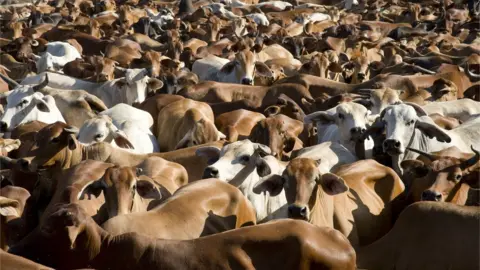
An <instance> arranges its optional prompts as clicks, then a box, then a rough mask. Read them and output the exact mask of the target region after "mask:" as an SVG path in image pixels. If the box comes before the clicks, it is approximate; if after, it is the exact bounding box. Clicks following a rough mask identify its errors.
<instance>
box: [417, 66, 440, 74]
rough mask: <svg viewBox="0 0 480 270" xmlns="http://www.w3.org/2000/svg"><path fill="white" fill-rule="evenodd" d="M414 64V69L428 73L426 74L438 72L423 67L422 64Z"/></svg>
mask: <svg viewBox="0 0 480 270" xmlns="http://www.w3.org/2000/svg"><path fill="white" fill-rule="evenodd" d="M412 66H413V69H414V70H415V71H419V72H422V73H426V74H431V75H434V74H436V72H435V71H431V70H429V69H426V68H423V67H420V66H417V65H412Z"/></svg>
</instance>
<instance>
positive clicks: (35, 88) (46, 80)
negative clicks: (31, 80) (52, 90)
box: [32, 74, 48, 92]
mask: <svg viewBox="0 0 480 270" xmlns="http://www.w3.org/2000/svg"><path fill="white" fill-rule="evenodd" d="M47 85H48V74H45V79H43V81H42V82H41V83H39V84H37V85H35V86H34V87H33V88H32V89H33V92H37V91H40V90H42V89H43V88H44V87H45V86H47Z"/></svg>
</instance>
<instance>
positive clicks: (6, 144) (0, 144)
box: [0, 138, 21, 156]
mask: <svg viewBox="0 0 480 270" xmlns="http://www.w3.org/2000/svg"><path fill="white" fill-rule="evenodd" d="M20 144H21V141H20V140H18V139H16V140H14V139H3V138H1V139H0V156H7V155H8V153H10V152H11V151H13V150H16V149H18V148H19V147H20Z"/></svg>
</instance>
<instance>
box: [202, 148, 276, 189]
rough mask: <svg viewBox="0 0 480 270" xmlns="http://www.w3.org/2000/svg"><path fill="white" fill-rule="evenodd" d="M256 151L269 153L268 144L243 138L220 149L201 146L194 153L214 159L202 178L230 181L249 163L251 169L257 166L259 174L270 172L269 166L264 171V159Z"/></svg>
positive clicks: (263, 174)
mask: <svg viewBox="0 0 480 270" xmlns="http://www.w3.org/2000/svg"><path fill="white" fill-rule="evenodd" d="M256 152H257V153H258V152H261V153H265V154H270V153H271V151H270V149H269V148H268V146H265V145H262V144H259V143H252V142H251V141H250V140H243V141H237V142H234V143H231V144H228V145H225V146H224V147H223V148H222V149H221V150H220V149H217V148H213V147H202V148H200V149H198V150H197V153H196V154H197V155H199V156H208V157H209V158H210V162H212V161H214V163H213V164H212V165H210V166H208V167H207V168H205V171H204V174H203V178H218V179H221V180H224V181H227V182H230V181H232V179H234V178H235V177H236V176H237V174H239V173H241V172H242V170H244V169H245V168H246V167H247V166H249V165H250V166H249V167H250V168H253V169H255V168H256V167H257V173H258V174H259V175H260V176H265V175H268V174H270V173H271V171H270V168H269V169H268V171H266V169H265V168H266V167H265V165H264V161H261V159H260V158H258V155H256ZM215 160H216V161H215ZM257 161H258V162H257ZM257 163H258V164H257ZM257 165H258V166H257ZM250 173H251V171H249V172H248V174H250Z"/></svg>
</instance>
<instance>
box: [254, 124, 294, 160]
mask: <svg viewBox="0 0 480 270" xmlns="http://www.w3.org/2000/svg"><path fill="white" fill-rule="evenodd" d="M287 128H288V126H287V125H286V124H285V122H284V121H282V119H280V118H278V117H275V116H274V117H268V118H265V119H263V120H261V121H259V122H258V123H257V124H256V125H255V126H254V127H253V129H252V131H251V132H250V136H249V137H248V138H249V139H250V140H251V141H253V142H256V143H261V144H264V145H267V146H268V147H270V149H271V151H272V155H273V156H275V157H276V158H278V159H280V160H281V159H282V157H283V154H284V153H289V152H291V151H292V150H293V148H294V146H295V142H296V140H295V136H294V135H293V134H292V133H291V132H289V131H288V130H287Z"/></svg>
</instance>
